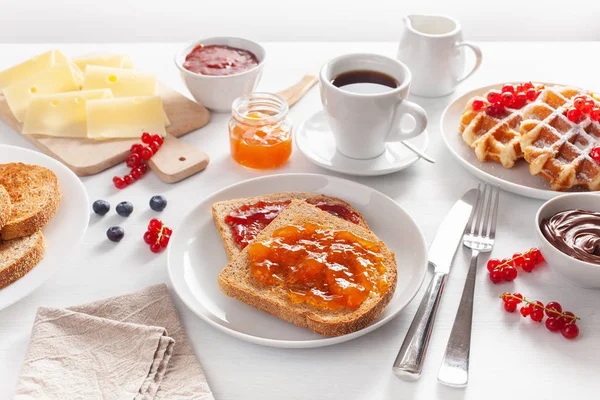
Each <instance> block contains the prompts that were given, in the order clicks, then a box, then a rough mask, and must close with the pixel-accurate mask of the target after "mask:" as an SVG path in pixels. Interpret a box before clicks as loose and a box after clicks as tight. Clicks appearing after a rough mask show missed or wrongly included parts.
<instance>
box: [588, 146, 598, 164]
mask: <svg viewBox="0 0 600 400" xmlns="http://www.w3.org/2000/svg"><path fill="white" fill-rule="evenodd" d="M590 157H592V159H593V160H594V161H596V162H600V146H596V147H594V148H593V149H592V151H590Z"/></svg>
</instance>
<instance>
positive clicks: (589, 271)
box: [535, 193, 600, 289]
mask: <svg viewBox="0 0 600 400" xmlns="http://www.w3.org/2000/svg"><path fill="white" fill-rule="evenodd" d="M535 224H536V232H537V236H538V241H539V243H540V249H541V251H542V254H543V255H544V258H545V259H546V261H547V262H548V264H549V266H550V267H551V268H552V269H553V270H554V271H556V272H558V273H559V274H561V275H562V276H563V277H564V278H565V279H566V280H568V281H569V282H571V283H573V284H575V285H577V286H581V287H585V288H594V289H600V193H572V194H565V195H562V196H559V197H556V198H554V199H552V200H549V201H547V202H546V203H545V204H544V205H542V207H540V209H539V211H538V213H537V215H536V218H535Z"/></svg>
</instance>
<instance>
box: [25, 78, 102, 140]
mask: <svg viewBox="0 0 600 400" xmlns="http://www.w3.org/2000/svg"><path fill="white" fill-rule="evenodd" d="M112 97H113V95H112V93H111V92H110V89H98V90H81V91H79V90H78V91H76V92H66V93H55V94H41V95H35V96H33V98H32V99H31V102H30V103H29V107H28V108H27V114H26V116H25V122H24V123H23V133H25V134H36V135H46V136H59V137H80V138H86V137H87V118H86V103H87V102H88V101H89V100H98V99H110V98H112Z"/></svg>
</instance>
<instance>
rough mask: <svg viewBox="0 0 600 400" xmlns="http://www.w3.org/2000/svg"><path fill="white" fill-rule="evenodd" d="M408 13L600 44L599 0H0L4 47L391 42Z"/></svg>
mask: <svg viewBox="0 0 600 400" xmlns="http://www.w3.org/2000/svg"><path fill="white" fill-rule="evenodd" d="M410 13H436V14H448V15H451V16H454V17H455V18H457V19H458V20H459V21H460V22H461V23H462V25H463V28H464V31H465V34H466V37H468V38H469V39H472V40H600V0H573V1H568V0H560V1H559V0H94V1H90V0H0V42H136V41H190V40H193V39H198V38H201V37H207V36H215V35H235V36H245V37H249V38H254V39H256V40H262V41H267V40H270V41H288V40H292V41H293V40H298V41H313V40H315V41H316V40H330V41H378V40H396V38H397V37H398V32H399V30H400V29H401V16H403V15H406V14H410ZM563 56H568V55H563ZM573 57H574V58H575V59H577V58H579V57H580V55H575V54H574V55H573ZM579 59H580V60H585V57H584V58H579ZM516 61H517V60H516Z"/></svg>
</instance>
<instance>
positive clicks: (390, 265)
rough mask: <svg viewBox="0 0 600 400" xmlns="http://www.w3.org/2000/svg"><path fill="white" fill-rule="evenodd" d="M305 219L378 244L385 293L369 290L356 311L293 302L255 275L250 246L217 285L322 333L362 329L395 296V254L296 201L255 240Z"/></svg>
mask: <svg viewBox="0 0 600 400" xmlns="http://www.w3.org/2000/svg"><path fill="white" fill-rule="evenodd" d="M306 222H312V223H315V224H318V225H321V226H326V227H329V228H333V229H339V230H344V231H349V232H351V233H353V234H354V235H356V236H358V237H360V238H363V239H366V240H369V241H372V242H375V243H377V244H378V245H379V246H381V253H382V254H383V256H384V257H385V261H384V265H385V267H386V274H385V277H386V278H387V281H388V283H389V288H388V290H387V292H385V293H383V294H379V293H376V292H371V294H370V296H369V297H368V298H367V299H366V300H365V301H364V302H363V303H362V304H361V305H360V306H359V307H358V308H357V309H355V310H351V309H346V308H342V309H337V310H322V309H318V308H315V307H312V306H310V305H305V304H299V303H294V302H291V301H290V300H289V296H288V293H287V291H286V290H285V289H283V288H279V287H273V286H267V285H263V284H262V283H260V282H259V281H258V280H256V279H255V278H254V276H253V275H252V273H251V271H250V265H249V254H248V253H249V246H248V247H246V248H245V249H244V250H242V251H241V253H240V254H239V256H238V257H237V258H236V259H235V260H234V261H232V262H231V263H229V265H227V266H226V267H225V268H224V269H223V270H222V271H221V272H220V273H219V277H218V284H219V287H220V288H221V290H222V291H223V292H224V293H225V294H226V295H228V296H230V297H233V298H236V299H238V300H240V301H242V302H244V303H246V304H249V305H251V306H253V307H256V308H258V309H260V310H263V311H266V312H268V313H270V314H272V315H274V316H276V317H279V318H281V319H283V320H285V321H288V322H292V323H294V324H296V325H298V326H301V327H305V328H309V329H311V330H313V331H315V332H317V333H320V334H322V335H329V336H339V335H345V334H347V333H351V332H354V331H358V330H360V329H363V328H365V327H366V326H368V325H369V324H370V323H372V322H373V321H375V320H376V319H377V318H378V317H379V316H380V315H381V313H382V312H383V310H384V308H385V307H386V306H387V304H388V303H389V302H390V300H391V299H392V296H393V295H394V290H395V289H396V281H397V270H396V260H395V257H394V253H392V252H391V251H390V250H389V249H388V248H387V246H386V245H385V244H384V243H383V242H382V241H381V240H379V239H378V238H377V237H376V236H375V234H374V233H373V232H371V231H369V230H368V229H365V228H363V227H361V226H359V225H356V224H353V223H351V222H347V221H345V220H343V219H341V218H337V217H334V216H333V215H331V214H329V213H327V212H325V211H322V210H320V209H318V208H316V207H314V206H312V205H310V204H308V203H305V202H303V201H299V200H294V201H292V203H291V204H290V205H289V206H288V207H287V208H286V209H285V210H284V211H283V212H282V213H281V214H279V216H278V217H277V218H275V219H274V220H273V221H272V222H271V223H270V224H269V225H268V226H267V227H266V228H265V229H263V230H262V232H260V233H259V234H258V236H257V237H256V239H255V240H263V239H267V238H269V237H271V235H272V234H273V232H274V231H275V230H276V229H278V228H280V227H283V226H287V225H299V224H304V223H306Z"/></svg>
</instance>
